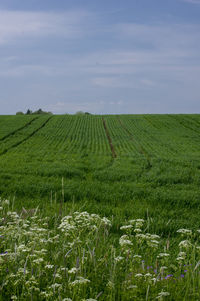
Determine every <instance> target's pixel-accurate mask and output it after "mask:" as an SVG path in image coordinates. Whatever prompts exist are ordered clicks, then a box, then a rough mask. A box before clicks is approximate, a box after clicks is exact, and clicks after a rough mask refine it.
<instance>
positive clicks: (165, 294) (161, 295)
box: [156, 291, 170, 300]
mask: <svg viewBox="0 0 200 301" xmlns="http://www.w3.org/2000/svg"><path fill="white" fill-rule="evenodd" d="M169 295H170V293H168V292H164V291H162V292H160V293H159V294H158V296H157V297H156V299H159V300H162V299H163V297H167V296H169Z"/></svg>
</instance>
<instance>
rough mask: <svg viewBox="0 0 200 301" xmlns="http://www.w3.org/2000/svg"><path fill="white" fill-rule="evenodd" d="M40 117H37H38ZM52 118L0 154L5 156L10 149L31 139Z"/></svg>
mask: <svg viewBox="0 0 200 301" xmlns="http://www.w3.org/2000/svg"><path fill="white" fill-rule="evenodd" d="M37 118H39V117H36V118H35V119H37ZM51 118H52V116H51V117H49V118H48V119H47V120H45V122H44V123H43V124H42V125H41V126H40V127H39V128H37V129H36V130H34V131H33V132H32V133H31V134H30V135H28V136H27V137H25V138H24V139H22V140H20V141H18V142H16V143H15V144H13V145H12V146H10V147H9V148H7V149H5V150H4V151H3V152H2V153H0V156H3V155H4V154H6V153H7V152H8V151H9V150H11V149H13V148H15V147H17V146H19V145H20V144H22V143H23V142H26V141H27V140H28V139H30V138H31V137H33V136H34V135H35V134H36V133H37V132H39V131H40V130H41V129H42V128H43V127H45V125H46V124H47V123H48V122H49V120H50V119H51ZM35 119H34V120H35Z"/></svg>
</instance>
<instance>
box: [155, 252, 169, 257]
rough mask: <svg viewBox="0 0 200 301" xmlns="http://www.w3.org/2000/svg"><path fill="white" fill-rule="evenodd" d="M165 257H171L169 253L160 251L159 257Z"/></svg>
mask: <svg viewBox="0 0 200 301" xmlns="http://www.w3.org/2000/svg"><path fill="white" fill-rule="evenodd" d="M165 257H169V254H168V253H160V254H158V256H157V258H165Z"/></svg>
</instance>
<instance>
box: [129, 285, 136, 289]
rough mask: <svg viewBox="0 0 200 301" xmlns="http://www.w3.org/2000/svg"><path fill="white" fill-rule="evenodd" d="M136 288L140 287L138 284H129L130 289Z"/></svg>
mask: <svg viewBox="0 0 200 301" xmlns="http://www.w3.org/2000/svg"><path fill="white" fill-rule="evenodd" d="M136 288H138V287H137V285H129V286H128V287H127V289H128V290H130V289H136Z"/></svg>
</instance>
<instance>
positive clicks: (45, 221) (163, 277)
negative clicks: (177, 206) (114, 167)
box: [0, 200, 200, 301]
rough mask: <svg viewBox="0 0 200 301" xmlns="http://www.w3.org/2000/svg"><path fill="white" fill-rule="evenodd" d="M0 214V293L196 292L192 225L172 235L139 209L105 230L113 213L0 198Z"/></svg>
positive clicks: (114, 295)
mask: <svg viewBox="0 0 200 301" xmlns="http://www.w3.org/2000/svg"><path fill="white" fill-rule="evenodd" d="M52 206H53V205H52ZM52 208H53V207H52ZM0 215H1V219H0V232H1V234H0V240H1V245H0V248H1V251H0V252H1V254H0V283H1V285H0V300H65V301H67V300H68V301H69V300H78V301H79V300H199V298H200V293H199V292H200V277H199V266H200V230H195V231H194V230H192V229H177V236H178V237H177V239H176V240H175V241H174V240H173V241H172V240H170V238H164V237H162V236H160V235H157V233H151V230H150V229H152V228H153V227H152V224H154V223H155V221H154V220H153V219H152V218H149V217H148V216H147V218H146V219H138V218H136V219H129V220H127V221H124V223H122V224H121V225H120V229H119V231H120V234H119V235H113V233H112V231H113V224H114V222H115V217H113V218H112V219H108V218H107V217H104V216H101V215H97V214H92V213H88V212H86V211H82V210H81V208H79V210H77V205H75V206H74V207H73V206H72V207H71V208H70V207H69V206H67V204H63V206H62V211H61V210H60V208H58V207H56V206H55V208H54V211H53V212H52V214H48V212H47V210H45V208H43V209H39V208H38V207H37V208H34V209H27V210H26V209H24V208H23V209H22V210H17V212H15V211H14V207H13V204H11V203H10V202H9V201H8V200H1V204H0Z"/></svg>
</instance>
